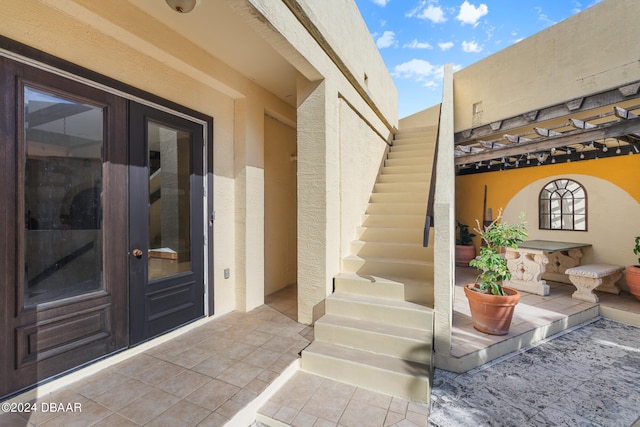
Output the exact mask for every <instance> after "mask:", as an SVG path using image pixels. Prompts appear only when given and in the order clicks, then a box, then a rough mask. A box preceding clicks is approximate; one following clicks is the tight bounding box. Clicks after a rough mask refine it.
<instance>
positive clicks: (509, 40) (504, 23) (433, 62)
mask: <svg viewBox="0 0 640 427" xmlns="http://www.w3.org/2000/svg"><path fill="white" fill-rule="evenodd" d="M600 1H601V0H356V4H357V5H358V8H359V9H360V12H361V13H362V16H363V18H364V20H365V22H366V23H367V26H368V27H369V31H370V32H371V35H372V37H373V39H374V40H375V42H376V45H377V46H378V49H379V50H380V53H381V54H382V57H383V58H384V61H385V64H386V65H387V68H388V69H389V72H390V73H391V75H392V76H393V79H394V82H395V84H396V86H397V88H398V94H399V116H400V117H406V116H408V115H410V114H413V113H415V112H418V111H420V110H423V109H425V108H427V107H430V106H432V105H435V104H437V103H439V102H440V99H441V96H442V67H443V65H444V64H447V63H451V64H453V67H454V71H456V70H458V69H460V68H463V67H465V66H467V65H470V64H473V63H474V62H477V61H479V60H480V59H482V58H485V57H487V56H489V55H491V54H493V53H496V52H498V51H500V50H502V49H504V48H506V47H508V46H510V45H512V44H514V43H517V42H518V41H520V40H522V39H523V38H526V37H529V36H531V35H533V34H535V33H538V32H540V31H542V30H544V29H545V28H547V27H550V26H552V25H553V24H556V23H558V22H560V21H562V20H564V19H566V18H568V17H570V16H571V15H574V14H576V13H578V12H580V11H582V10H584V9H586V8H588V7H590V6H593V5H594V4H596V3H599V2H600Z"/></svg>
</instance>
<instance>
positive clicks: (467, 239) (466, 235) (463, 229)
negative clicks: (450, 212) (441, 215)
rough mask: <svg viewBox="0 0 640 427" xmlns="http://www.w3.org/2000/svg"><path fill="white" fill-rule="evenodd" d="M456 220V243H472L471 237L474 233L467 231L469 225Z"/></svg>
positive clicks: (467, 244) (466, 244)
mask: <svg viewBox="0 0 640 427" xmlns="http://www.w3.org/2000/svg"><path fill="white" fill-rule="evenodd" d="M456 222H457V223H458V225H457V227H458V238H457V239H456V245H464V246H469V245H472V244H473V238H474V237H476V235H475V234H473V233H471V232H470V231H469V226H468V225H467V224H463V223H461V222H460V221H456Z"/></svg>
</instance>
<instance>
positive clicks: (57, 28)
mask: <svg viewBox="0 0 640 427" xmlns="http://www.w3.org/2000/svg"><path fill="white" fill-rule="evenodd" d="M165 7H166V6H165ZM123 10H126V11H127V13H123V12H122V11H123ZM0 14H2V16H1V20H2V25H1V26H0V34H2V35H4V36H6V37H9V38H11V39H14V40H16V41H19V42H21V43H24V44H27V45H29V46H32V47H35V48H37V49H40V50H42V51H45V52H47V53H50V54H53V55H55V56H58V57H60V58H62V59H65V60H68V61H70V62H73V63H75V64H78V65H81V66H83V67H85V68H88V69H91V70H94V71H97V72H99V73H101V74H104V75H107V76H109V77H111V78H114V79H116V80H119V81H121V82H124V83H127V84H129V85H131V86H134V87H136V88H139V89H143V90H145V91H148V92H150V93H152V94H154V95H158V96H161V97H163V98H166V99H168V100H171V101H174V102H176V103H179V104H181V105H184V106H187V107H189V108H192V109H194V110H197V111H200V112H202V113H204V114H207V115H210V116H212V117H214V135H213V137H214V188H213V198H214V206H215V210H216V221H215V225H214V231H213V233H214V254H215V259H214V277H213V281H214V283H215V284H216V286H215V289H214V290H215V295H214V300H215V313H216V314H222V313H225V312H229V311H231V310H234V309H236V307H242V308H243V309H244V308H252V307H254V306H256V305H259V304H262V301H263V300H262V292H263V290H262V288H263V280H264V277H263V271H262V268H263V262H262V258H263V238H264V237H263V215H262V209H263V198H262V193H263V177H262V176H263V172H262V167H263V158H262V157H263V155H262V152H263V148H262V133H263V120H264V119H263V117H264V111H265V110H266V109H268V110H270V111H274V112H277V113H278V114H279V115H281V116H282V117H285V118H288V119H289V120H290V121H292V122H295V109H294V108H293V107H291V106H289V105H287V104H285V103H284V102H283V101H281V100H279V99H277V98H276V97H274V96H273V95H271V94H270V93H268V92H267V91H265V90H264V89H262V88H260V87H259V86H257V85H255V84H254V83H252V82H251V81H250V80H248V79H246V78H244V77H242V76H241V75H239V74H238V73H237V72H235V71H234V70H232V69H231V68H229V67H227V66H225V65H224V64H222V63H221V62H220V61H219V60H218V59H216V58H215V57H213V56H210V55H207V54H204V53H203V51H202V50H201V49H197V48H195V47H194V46H193V45H192V44H191V43H189V42H187V41H186V40H185V39H183V38H182V37H181V36H180V35H178V34H175V33H173V32H172V31H171V29H169V28H167V27H166V26H163V25H161V24H159V23H158V22H157V21H155V20H153V19H151V18H150V17H149V16H148V15H145V14H144V13H143V12H142V11H140V10H138V9H136V8H132V7H131V5H130V4H129V3H127V2H125V1H120V0H114V1H112V2H111V1H110V2H82V1H79V2H77V3H75V2H54V1H51V2H47V1H44V2H38V1H32V0H25V1H21V2H16V3H13V4H12V5H11V7H10V8H8V7H7V8H3V9H2V11H1V12H0ZM112 18H113V19H118V20H119V21H118V22H117V23H113V22H111V21H109V19H112ZM25 28H29V31H25ZM155 35H157V37H158V38H148V37H155ZM185 64H189V65H188V66H186V65H185ZM243 103H244V105H243ZM238 104H240V106H238ZM242 111H246V112H247V113H246V114H240V115H239V114H238V113H239V112H242ZM256 112H257V113H256ZM239 129H242V131H241V132H240V131H239ZM238 159H240V160H239V161H238ZM247 165H249V170H247V169H246V168H247ZM240 209H245V210H246V211H247V212H254V213H255V215H257V218H253V217H252V216H251V215H249V216H245V217H244V218H241V219H240V220H238V219H239V214H238V211H239V210H240ZM239 227H241V228H242V227H244V228H242V229H241V230H239ZM238 234H240V235H241V237H242V239H241V244H238V240H237V236H238ZM238 251H240V253H239V254H238V253H237V252H238ZM248 258H250V259H252V262H251V265H250V267H249V268H247V266H246V264H247V263H246V260H247V259H248ZM253 259H256V260H257V261H253ZM225 268H230V269H231V277H230V279H224V277H223V271H224V269H225ZM238 269H240V271H238ZM210 280H211V279H210ZM247 281H249V282H252V283H250V285H249V292H246V291H241V292H237V288H238V287H239V286H240V287H244V286H245V285H244V282H247ZM252 289H259V292H258V293H254V292H252ZM247 294H248V295H247ZM254 294H255V295H254ZM239 296H240V297H242V298H246V300H245V301H237V298H238V297H239Z"/></svg>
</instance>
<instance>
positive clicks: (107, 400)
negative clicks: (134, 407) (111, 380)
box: [93, 379, 153, 411]
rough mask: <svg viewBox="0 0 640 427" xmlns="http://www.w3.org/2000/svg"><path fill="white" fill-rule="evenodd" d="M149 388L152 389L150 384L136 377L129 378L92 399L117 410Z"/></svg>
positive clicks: (139, 396) (147, 391) (146, 391)
mask: <svg viewBox="0 0 640 427" xmlns="http://www.w3.org/2000/svg"><path fill="white" fill-rule="evenodd" d="M151 390H153V387H151V386H150V385H148V384H144V383H143V382H142V381H139V380H137V379H130V380H128V381H125V382H123V383H121V384H118V385H117V386H115V387H113V388H111V389H110V390H108V391H106V392H104V393H102V394H100V395H98V396H96V397H94V398H93V400H94V401H95V402H96V403H99V404H101V405H103V406H104V407H106V408H109V409H110V410H112V411H118V410H119V409H120V408H122V407H124V406H125V405H127V404H129V403H131V402H133V401H134V400H137V399H139V398H141V397H142V396H144V395H145V394H147V393H149V392H150V391H151Z"/></svg>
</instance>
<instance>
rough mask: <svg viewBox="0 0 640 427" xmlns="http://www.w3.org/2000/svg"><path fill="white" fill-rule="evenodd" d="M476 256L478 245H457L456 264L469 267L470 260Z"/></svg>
mask: <svg viewBox="0 0 640 427" xmlns="http://www.w3.org/2000/svg"><path fill="white" fill-rule="evenodd" d="M475 257H476V247H475V246H473V245H456V266H457V267H469V261H471V260H472V259H474V258H475Z"/></svg>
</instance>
